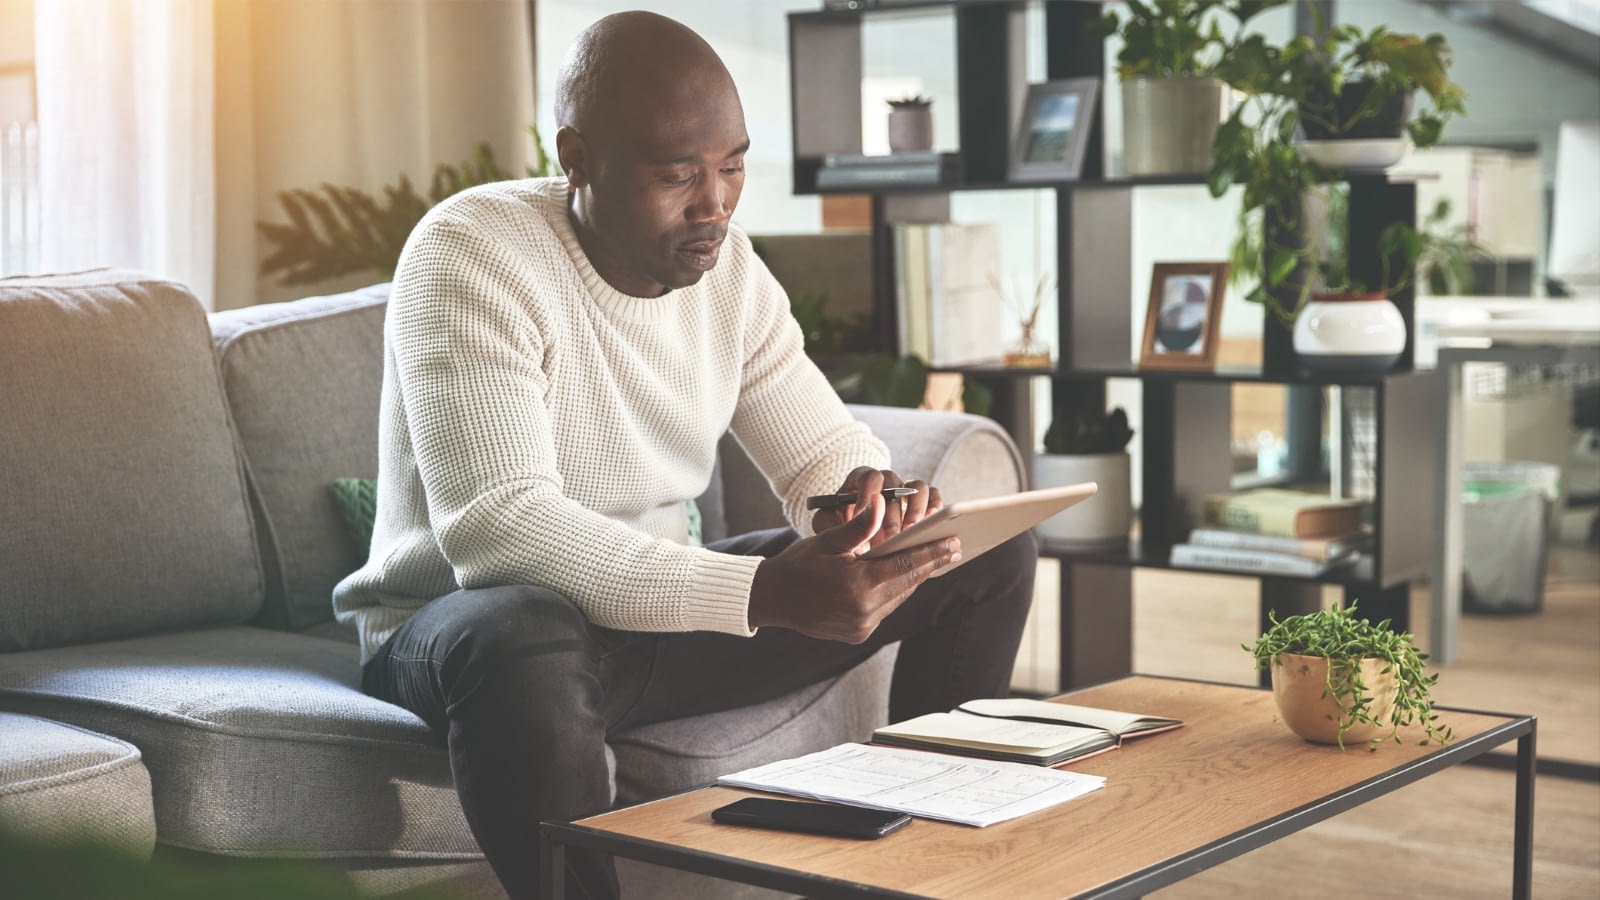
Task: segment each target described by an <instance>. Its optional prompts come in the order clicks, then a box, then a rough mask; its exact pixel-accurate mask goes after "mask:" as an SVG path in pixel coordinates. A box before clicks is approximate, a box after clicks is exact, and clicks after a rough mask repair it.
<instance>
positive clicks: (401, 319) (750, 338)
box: [333, 178, 889, 661]
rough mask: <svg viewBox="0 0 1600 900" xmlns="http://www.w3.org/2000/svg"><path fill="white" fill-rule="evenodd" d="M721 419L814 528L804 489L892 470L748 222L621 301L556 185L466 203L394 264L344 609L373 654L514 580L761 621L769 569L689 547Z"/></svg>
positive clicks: (498, 192) (684, 627)
mask: <svg viewBox="0 0 1600 900" xmlns="http://www.w3.org/2000/svg"><path fill="white" fill-rule="evenodd" d="M730 428H731V429H732V431H733V433H734V435H735V436H736V437H737V438H738V439H739V442H740V443H741V444H743V446H744V448H745V449H746V450H747V451H748V452H749V453H750V455H751V457H752V458H753V459H754V460H755V462H756V464H757V465H759V466H760V467H761V470H762V471H763V472H764V473H765V474H766V476H767V478H768V479H769V480H770V481H771V482H772V485H773V487H774V489H775V490H776V491H777V493H778V495H779V496H780V497H781V498H782V500H783V509H784V513H785V515H786V516H787V518H788V520H789V522H790V524H791V525H793V526H794V527H795V528H796V529H799V530H800V531H801V533H802V534H804V533H807V531H808V525H809V515H808V514H807V513H806V512H805V510H804V502H805V497H806V496H808V495H810V494H817V493H829V492H832V491H834V490H837V489H838V487H839V484H840V482H842V481H843V479H844V477H845V475H846V474H848V473H849V472H850V470H851V469H853V468H855V467H856V466H859V465H869V466H875V467H886V466H887V465H888V464H889V459H888V450H887V449H886V448H885V447H884V445H883V444H882V443H881V442H880V441H878V440H877V439H876V438H874V437H873V436H872V434H871V432H870V431H868V430H867V428H866V427H865V426H864V425H862V424H860V423H858V422H857V421H855V420H854V419H853V418H852V417H851V416H850V414H849V412H848V411H847V410H846V409H845V408H844V405H843V404H842V403H840V401H839V398H838V396H837V395H836V394H834V392H833V390H832V388H830V387H829V385H828V383H827V380H826V379H825V378H824V377H823V376H822V374H821V373H820V372H819V371H817V368H816V367H815V366H814V365H813V364H812V363H811V361H810V360H809V359H808V358H807V357H806V356H805V354H804V352H803V347H802V338H801V334H800V329H799V327H798V326H797V325H796V324H795V321H794V319H793V317H792V316H791V315H790V313H789V303H788V298H787V297H786V296H785V294H784V292H783V288H781V287H780V286H779V285H778V283H777V282H776V281H775V280H774V279H773V277H772V275H771V273H770V272H768V271H767V268H766V266H765V265H763V264H762V263H761V261H760V260H759V259H757V258H756V256H755V255H754V254H753V253H752V252H751V249H750V241H749V239H748V238H747V237H746V236H745V235H744V234H743V233H742V232H740V231H739V230H737V229H731V230H730V231H729V233H728V239H727V241H726V242H725V243H724V245H723V248H722V254H721V258H720V259H719V261H718V263H717V266H716V268H715V269H713V270H712V271H711V272H709V273H707V274H706V276H705V277H704V278H702V279H701V281H700V283H699V284H696V285H694V286H693V287H689V288H685V289H683V290H677V291H672V292H670V293H668V294H667V295H665V296H662V297H651V298H640V297H630V296H626V295H624V294H621V293H618V292H617V291H615V290H613V289H612V288H611V287H610V286H609V285H608V284H606V282H605V281H604V280H603V279H601V278H600V276H599V275H598V274H597V273H596V272H595V270H594V268H593V267H592V266H591V265H590V264H589V260H588V258H587V257H586V256H585V255H584V252H583V249H582V247H581V246H580V245H579V243H578V239H577V235H576V234H575V233H574V232H573V230H572V226H571V223H570V222H569V221H568V219H567V184H566V181H565V180H564V179H560V178H555V179H532V180H526V181H515V182H505V183H501V184H494V185H488V186H485V187H481V188H476V189H473V190H470V191H466V192H464V193H462V194H460V195H457V196H456V197H453V198H451V199H450V200H447V201H446V202H444V203H442V204H440V205H439V206H437V207H436V208H434V209H433V210H432V211H430V212H429V213H428V215H427V217H426V218H424V219H423V221H422V222H421V223H420V224H419V225H418V226H417V228H416V230H415V231H414V232H413V233H412V235H411V239H410V241H409V242H408V243H407V245H406V249H405V253H404V254H403V256H402V258H401V261H400V267H399V270H398V271H397V272H396V274H395V280H394V288H393V293H392V296H391V299H390V301H389V309H388V318H387V322H386V325H385V350H384V372H383V399H382V410H381V413H380V422H379V457H378V458H379V464H378V515H377V522H376V526H375V528H374V531H373V536H372V550H371V557H370V558H369V559H368V561H367V564H366V565H365V566H363V567H362V568H361V569H359V570H358V571H356V572H355V573H354V574H352V575H350V576H349V577H348V578H346V579H345V580H344V581H343V582H342V583H341V584H340V585H339V586H338V587H337V588H336V589H335V591H334V598H333V600H334V610H335V613H336V615H337V617H338V619H339V621H341V622H353V623H354V624H355V625H356V626H357V628H358V629H359V631H360V634H361V650H362V660H363V661H365V660H367V659H369V658H371V656H372V655H373V654H374V653H375V652H376V651H377V650H378V648H379V647H381V646H382V645H383V643H384V641H386V640H387V639H388V638H389V637H390V635H392V634H393V633H394V632H395V630H396V629H398V628H399V627H400V625H401V624H402V623H404V622H405V620H406V619H407V618H408V617H409V616H410V615H411V614H412V613H413V612H415V611H416V610H417V609H418V608H419V607H421V606H422V605H423V604H424V603H427V602H428V601H430V600H433V599H435V598H437V597H441V596H443V595H445V594H448V593H450V592H452V591H454V590H457V589H458V588H477V587H487V586H492V585H506V584H529V585H540V586H544V587H548V588H551V589H553V590H555V591H557V592H559V593H561V594H563V595H565V596H567V597H569V598H571V599H572V601H573V602H574V603H576V604H577V605H578V607H579V608H581V609H582V610H583V611H584V613H585V614H586V615H587V616H588V617H589V620H590V621H592V622H594V623H596V624H598V625H602V626H606V627H609V628H616V629H623V630H629V631H694V630H711V631H722V632H729V633H732V634H739V635H748V634H750V633H751V629H750V626H749V621H748V615H747V613H748V608H749V600H750V583H751V580H752V578H753V577H754V575H755V570H756V566H757V565H758V564H759V563H760V560H759V559H758V558H754V557H742V556H731V555H728V554H722V553H714V552H711V551H709V550H705V549H702V548H699V547H691V546H687V525H686V517H685V512H684V501H685V500H688V499H690V498H693V497H697V496H699V494H700V493H701V492H702V491H704V490H705V488H706V486H707V484H708V483H709V482H710V478H711V469H712V464H713V462H714V461H715V455H716V448H717V441H718V439H719V438H720V437H721V436H722V435H723V434H724V433H725V432H727V431H728V430H729V429H730Z"/></svg>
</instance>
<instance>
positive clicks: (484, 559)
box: [389, 217, 761, 635]
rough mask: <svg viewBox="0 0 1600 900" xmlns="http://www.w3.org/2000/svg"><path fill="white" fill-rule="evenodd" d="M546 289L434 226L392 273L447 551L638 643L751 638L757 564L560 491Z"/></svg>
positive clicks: (415, 426) (398, 335)
mask: <svg viewBox="0 0 1600 900" xmlns="http://www.w3.org/2000/svg"><path fill="white" fill-rule="evenodd" d="M538 289H539V285H537V284H534V283H532V280H531V279H530V278H529V277H528V276H527V266H526V262H525V261H523V260H519V259H516V258H513V256H512V255H511V254H510V253H508V252H507V250H506V248H504V247H503V246H499V245H498V244H497V243H496V242H494V241H493V240H491V239H489V238H486V237H484V236H483V235H482V234H481V233H479V232H478V231H476V230H473V229H470V228H469V227H467V226H466V225H464V224H461V223H457V222H454V221H451V220H449V219H447V218H443V217H438V218H435V219H434V220H432V221H431V222H430V224H429V225H427V226H426V227H425V228H424V229H422V230H419V232H418V234H417V235H416V236H415V237H414V238H413V240H412V243H411V245H410V246H408V248H407V250H406V254H405V258H404V260H403V261H402V264H401V267H400V271H399V272H398V273H397V274H396V278H395V290H394V296H393V298H392V299H391V301H390V309H389V317H390V322H389V328H390V334H389V340H390V341H391V342H392V344H393V347H394V352H395V359H396V363H397V366H398V369H399V384H400V391H401V401H402V405H403V408H404V412H405V416H406V419H407V427H408V428H409V430H410V433H411V439H412V443H413V447H414V450H415V454H416V460H417V467H418V474H419V475H420V477H421V480H422V484H423V488H424V493H425V495H426V497H427V507H428V515H429V518H430V520H431V522H432V524H433V530H434V535H435V539H436V540H437V541H438V542H439V547H440V550H441V551H442V552H443V554H444V556H445V558H446V559H447V560H449V562H450V564H451V566H452V567H453V568H454V569H455V574H456V578H457V580H458V581H459V583H460V584H461V586H462V587H465V588H476V587H485V586H493V585H505V584H529V585H538V586H542V587H548V588H550V589H552V590H555V591H557V592H559V593H561V594H563V595H565V596H567V597H568V598H570V599H571V600H572V601H573V602H574V603H575V604H576V605H577V606H578V607H579V608H580V609H582V610H583V612H584V614H585V615H586V616H587V617H588V618H589V620H590V621H592V622H594V623H596V624H598V625H601V626H604V627H608V628H615V629H621V630H630V631H692V630H714V631H723V632H728V633H732V634H740V635H748V634H750V633H751V630H750V628H749V624H748V605H749V594H750V584H751V581H752V579H753V578H754V576H755V569H756V566H757V565H759V564H760V562H761V560H760V559H758V558H755V557H742V556H731V555H728V554H721V553H714V552H711V551H708V550H703V549H700V548H695V547H685V546H682V545H679V544H676V543H674V542H672V541H668V540H663V539H658V538H653V537H650V536H649V535H646V534H643V533H641V532H639V531H636V530H634V529H631V528H628V527H626V526H624V525H622V524H620V523H618V522H615V521H613V520H611V519H609V518H607V517H605V516H602V515H599V514H598V513H595V512H592V511H590V510H588V509H586V508H584V507H583V506H581V505H580V504H578V503H576V502H574V501H572V500H570V499H569V498H567V497H566V496H564V494H563V493H562V481H561V476H560V473H559V471H558V469H557V465H556V453H555V445H554V438H553V435H552V430H551V422H550V416H549V413H548V409H547V407H546V405H545V401H546V390H547V387H548V384H547V381H546V376H545V372H544V368H543V366H542V361H543V359H544V355H545V352H546V350H547V348H546V346H545V344H544V335H543V334H542V333H541V329H540V328H539V327H537V320H536V319H530V318H529V315H528V313H527V312H526V310H527V309H528V308H529V305H530V304H531V305H534V306H536V305H537V296H536V293H537V291H538Z"/></svg>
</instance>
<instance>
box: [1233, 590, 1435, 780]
mask: <svg viewBox="0 0 1600 900" xmlns="http://www.w3.org/2000/svg"><path fill="white" fill-rule="evenodd" d="M1268 621H1269V622H1270V623H1271V624H1270V627H1268V628H1267V630H1266V631H1265V632H1264V633H1262V635H1261V636H1260V637H1259V638H1257V639H1256V642H1255V644H1254V645H1251V644H1244V645H1241V646H1243V647H1244V649H1245V650H1247V651H1249V652H1250V654H1251V655H1252V656H1254V657H1255V660H1256V666H1257V667H1258V668H1261V669H1268V670H1270V671H1271V672H1272V696H1273V699H1274V701H1276V703H1277V707H1278V715H1279V716H1280V717H1282V719H1283V721H1284V724H1286V725H1288V726H1289V729H1290V730H1291V731H1293V732H1294V733H1295V734H1297V735H1299V736H1300V737H1302V738H1304V739H1306V740H1308V741H1311V742H1312V743H1317V744H1337V745H1338V746H1339V748H1340V749H1341V750H1342V749H1344V748H1345V745H1346V743H1347V742H1348V743H1359V742H1366V743H1367V748H1368V749H1369V750H1376V749H1377V748H1378V746H1379V745H1380V744H1382V743H1384V742H1386V741H1391V740H1392V741H1394V742H1395V743H1399V742H1400V729H1401V728H1405V727H1408V726H1411V725H1421V726H1422V727H1423V730H1424V736H1423V738H1422V741H1421V743H1424V744H1426V743H1429V742H1437V743H1439V744H1443V743H1444V742H1446V741H1448V740H1450V738H1451V733H1450V727H1449V726H1448V725H1440V724H1438V717H1437V716H1435V715H1434V713H1433V699H1432V696H1431V691H1432V688H1433V685H1434V684H1435V683H1436V682H1437V681H1438V680H1439V676H1438V675H1436V674H1435V675H1428V674H1426V672H1425V671H1424V665H1423V663H1424V662H1425V661H1426V660H1427V658H1428V655H1427V654H1426V653H1422V652H1419V651H1418V650H1417V648H1416V646H1415V645H1414V644H1413V643H1412V636H1411V635H1410V634H1409V633H1404V632H1397V631H1395V630H1394V629H1393V628H1391V627H1390V623H1389V620H1388V619H1384V620H1383V621H1381V622H1379V623H1377V624H1376V625H1374V624H1372V623H1371V622H1370V621H1368V620H1367V619H1358V618H1356V604H1355V603H1354V602H1352V603H1351V604H1350V605H1349V606H1348V607H1342V608H1341V607H1335V608H1333V609H1327V610H1321V611H1319V612H1315V613H1310V614H1308V615H1302V616H1289V617H1288V618H1286V619H1283V620H1282V621H1279V620H1278V617H1277V614H1276V613H1269V614H1268Z"/></svg>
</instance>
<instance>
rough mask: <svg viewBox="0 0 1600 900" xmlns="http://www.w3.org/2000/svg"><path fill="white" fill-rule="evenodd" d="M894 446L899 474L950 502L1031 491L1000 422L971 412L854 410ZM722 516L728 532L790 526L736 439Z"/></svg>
mask: <svg viewBox="0 0 1600 900" xmlns="http://www.w3.org/2000/svg"><path fill="white" fill-rule="evenodd" d="M849 409H850V412H851V414H852V415H854V416H855V417H856V418H857V419H859V420H861V421H862V422H865V423H866V424H867V427H869V428H871V429H872V433H873V434H875V435H877V436H878V439H879V440H881V441H883V442H884V443H885V444H887V445H888V446H889V458H890V459H891V460H893V465H894V470H895V471H896V472H898V473H900V475H901V476H902V477H904V478H906V479H908V480H910V479H915V478H921V479H923V480H925V481H927V482H928V483H929V484H932V485H934V486H935V487H937V488H939V492H940V494H941V495H943V497H944V500H945V502H946V503H949V502H952V501H955V500H970V499H974V498H977V497H992V496H995V495H997V494H1009V493H1014V492H1016V491H1020V490H1024V489H1026V487H1027V483H1028V479H1027V475H1026V472H1025V470H1024V469H1023V463H1022V454H1021V453H1019V452H1018V451H1017V445H1016V443H1015V442H1014V441H1012V439H1011V436H1010V435H1009V434H1007V433H1006V431H1005V429H1003V428H1001V427H1000V426H999V425H998V424H996V423H995V422H994V420H992V419H986V418H983V417H982V416H974V415H969V414H967V413H953V412H935V411H932V410H925V409H904V408H900V407H892V406H861V405H851V406H850V407H849ZM721 463H722V465H721V475H722V494H721V500H722V511H723V514H724V516H725V517H726V522H727V533H728V534H730V535H734V534H743V533H744V532H747V531H754V530H756V529H760V528H775V527H777V526H780V525H783V524H784V520H783V511H782V508H781V507H780V506H779V504H778V498H777V497H775V496H773V493H772V487H771V486H770V485H769V484H767V479H766V477H765V476H763V475H762V474H761V472H760V471H759V470H757V469H756V467H755V464H754V463H752V462H751V461H750V458H749V457H748V456H746V455H745V454H744V451H743V450H742V449H741V448H740V447H739V444H738V442H737V441H735V440H733V438H731V437H726V438H723V442H722V459H721Z"/></svg>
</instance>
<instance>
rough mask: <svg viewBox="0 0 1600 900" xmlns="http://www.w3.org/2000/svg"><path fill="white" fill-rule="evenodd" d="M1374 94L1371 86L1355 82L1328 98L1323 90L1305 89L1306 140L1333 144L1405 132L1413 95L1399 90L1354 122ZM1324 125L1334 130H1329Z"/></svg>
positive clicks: (1303, 122)
mask: <svg viewBox="0 0 1600 900" xmlns="http://www.w3.org/2000/svg"><path fill="white" fill-rule="evenodd" d="M1371 92H1372V83H1371V82H1367V81H1352V82H1349V83H1347V84H1346V85H1345V86H1344V90H1343V91H1341V92H1340V93H1339V96H1337V97H1330V96H1328V94H1327V92H1325V91H1323V90H1322V89H1321V88H1309V89H1307V90H1306V102H1305V107H1304V110H1305V111H1304V112H1303V113H1302V114H1301V116H1300V127H1301V128H1303V129H1305V133H1306V139H1307V140H1311V141H1332V140H1339V139H1341V138H1351V139H1355V138H1397V137H1400V136H1401V135H1402V134H1404V133H1405V129H1406V122H1408V121H1410V119H1411V94H1412V92H1411V91H1409V90H1406V91H1397V92H1395V93H1394V94H1391V95H1390V96H1389V99H1388V101H1387V102H1385V103H1384V104H1383V106H1382V107H1380V108H1379V109H1378V111H1377V112H1376V113H1374V114H1372V115H1369V116H1366V117H1364V118H1362V119H1361V120H1360V121H1356V122H1352V121H1351V120H1352V119H1353V118H1355V115H1356V111H1357V110H1359V109H1360V108H1361V104H1362V103H1364V102H1366V99H1367V95H1368V94H1370V93H1371ZM1325 123H1332V124H1333V125H1334V126H1335V127H1334V128H1333V129H1332V130H1330V129H1329V128H1328V127H1327V125H1326V124H1325Z"/></svg>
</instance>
